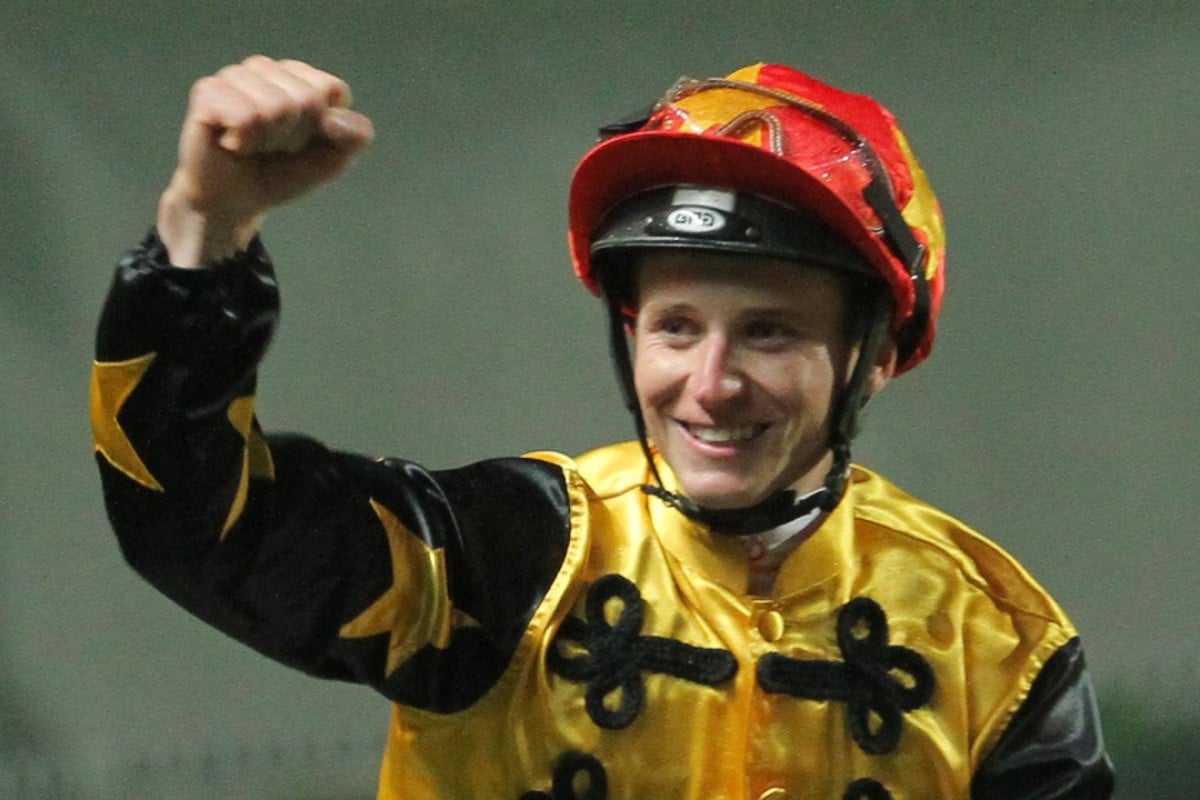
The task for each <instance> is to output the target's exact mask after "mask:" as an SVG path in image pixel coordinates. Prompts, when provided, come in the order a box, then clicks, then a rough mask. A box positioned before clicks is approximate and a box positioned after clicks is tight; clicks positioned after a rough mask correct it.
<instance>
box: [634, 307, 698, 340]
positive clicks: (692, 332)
mask: <svg viewBox="0 0 1200 800" xmlns="http://www.w3.org/2000/svg"><path fill="white" fill-rule="evenodd" d="M646 331H647V333H650V334H651V335H653V336H654V337H655V338H657V339H659V340H660V341H663V342H665V343H667V344H668V345H671V346H683V345H686V344H689V343H690V342H692V341H694V340H695V339H696V338H697V337H698V336H699V335H700V325H699V324H698V323H697V322H696V320H694V319H692V318H691V317H689V316H687V315H686V314H664V315H662V316H660V317H654V318H652V319H651V320H650V321H649V324H648V325H647V328H646Z"/></svg>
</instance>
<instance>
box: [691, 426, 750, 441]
mask: <svg viewBox="0 0 1200 800" xmlns="http://www.w3.org/2000/svg"><path fill="white" fill-rule="evenodd" d="M688 430H689V431H691V433H692V435H693V436H695V437H696V438H697V439H699V440H700V441H702V442H712V443H714V444H715V443H720V442H745V441H748V440H750V439H753V438H754V436H755V434H757V433H758V430H759V429H758V426H757V425H742V426H740V427H737V428H700V427H696V426H688Z"/></svg>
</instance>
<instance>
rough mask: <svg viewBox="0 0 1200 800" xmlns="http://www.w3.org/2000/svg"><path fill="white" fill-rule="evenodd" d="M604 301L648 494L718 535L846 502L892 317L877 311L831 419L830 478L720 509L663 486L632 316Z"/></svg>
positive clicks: (762, 527) (609, 298)
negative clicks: (853, 445) (803, 490)
mask: <svg viewBox="0 0 1200 800" xmlns="http://www.w3.org/2000/svg"><path fill="white" fill-rule="evenodd" d="M605 299H606V302H607V305H608V322H609V346H610V349H611V351H612V359H613V364H614V366H615V367H616V373H617V383H618V385H619V386H620V389H621V397H622V399H623V400H624V402H625V407H626V408H627V409H628V410H629V413H630V414H631V415H632V416H633V424H634V428H635V430H636V431H637V438H638V443H639V444H640V445H641V447H642V453H643V454H644V455H645V457H646V463H647V464H648V465H649V467H650V474H651V475H652V476H653V478H654V483H652V484H651V483H647V484H643V485H642V491H643V492H645V493H646V494H648V495H650V496H652V497H657V498H658V499H660V500H662V501H663V502H664V503H666V504H667V505H668V506H670V507H671V508H674V509H675V510H677V511H678V512H679V513H681V514H683V515H684V516H685V517H687V518H688V519H690V520H692V521H694V522H698V523H700V524H701V525H705V526H707V527H709V528H710V529H712V530H713V531H714V532H716V533H720V534H724V535H728V536H747V535H749V534H752V533H761V532H762V531H766V530H770V529H772V528H777V527H779V526H781V525H786V524H787V523H789V522H791V521H792V520H795V519H799V518H800V517H803V516H804V515H806V514H809V513H811V512H812V511H813V510H814V509H817V508H819V509H821V510H822V511H825V512H829V511H833V509H835V508H837V505H838V503H840V502H841V500H842V495H844V494H845V493H846V481H847V480H848V479H849V477H850V441H851V440H852V439H853V438H854V434H855V428H856V426H857V422H858V412H859V410H860V409H861V408H862V407H863V406H864V405H866V401H867V399H869V397H864V393H865V391H866V384H867V377H868V376H869V375H870V373H871V368H872V367H873V366H874V364H875V358H876V356H877V354H878V352H879V348H880V347H881V346H882V344H883V339H884V335H885V334H886V332H887V326H888V318H887V316H886V315H885V314H882V313H876V314H873V315H872V320H873V321H872V322H871V323H870V324H869V325H868V327H867V331H866V333H865V334H864V335H863V341H862V346H861V347H860V348H859V352H858V359H857V360H856V361H855V364H854V370H853V371H852V372H851V374H850V379H849V380H848V381H847V382H846V385H845V388H844V391H842V392H841V396H840V397H839V398H838V401H837V406H836V407H835V409H834V413H833V418H832V419H831V420H830V434H829V446H830V449H831V450H832V451H833V464H832V466H831V467H830V470H829V473H828V474H827V475H826V476H825V484H824V486H822V487H821V488H820V489H818V490H817V491H815V492H812V493H809V494H807V495H805V496H804V497H800V498H798V497H797V496H796V493H795V492H794V491H792V490H791V489H784V490H781V491H778V492H775V493H774V494H772V495H771V496H770V497H768V498H766V499H765V500H763V501H762V502H760V503H756V504H754V505H752V506H747V507H745V508H731V509H723V508H722V509H718V508H705V507H704V506H701V505H699V504H698V503H696V502H695V501H693V500H692V499H691V498H689V497H686V496H684V495H682V494H677V493H676V492H672V491H669V490H667V489H666V488H665V487H664V486H663V479H662V475H660V474H659V472H658V465H657V464H656V463H655V459H654V452H653V451H652V450H651V448H650V441H649V439H648V437H647V436H646V420H645V417H643V416H642V408H641V405H640V404H639V403H638V399H637V389H636V387H635V386H634V381H633V362H632V360H631V359H630V356H629V347H628V345H626V343H625V335H626V325H627V324H628V316H627V315H626V313H625V311H624V309H623V308H622V303H621V300H620V299H619V298H618V297H616V296H615V294H614V293H612V292H605Z"/></svg>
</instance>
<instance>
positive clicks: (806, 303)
mask: <svg viewBox="0 0 1200 800" xmlns="http://www.w3.org/2000/svg"><path fill="white" fill-rule="evenodd" d="M632 272H633V279H634V281H633V282H634V288H635V296H636V301H637V305H638V306H639V307H644V306H646V305H647V304H654V305H658V304H667V305H670V304H675V303H691V302H698V301H704V302H710V303H723V304H742V303H751V304H754V305H759V306H768V307H772V308H777V309H779V310H789V309H792V310H796V311H798V312H803V313H813V311H814V310H816V309H820V308H828V309H831V310H833V311H837V312H840V310H841V308H842V306H843V302H844V290H843V282H842V279H841V278H840V277H839V275H838V274H837V273H836V272H834V271H832V270H830V269H826V268H822V267H815V266H808V265H805V264H801V263H799V262H796V261H790V260H786V259H779V258H770V257H762V256H752V255H742V254H734V253H722V252H712V251H704V250H694V249H661V250H647V251H645V252H642V253H639V254H638V255H637V256H636V257H635V258H634V260H633V263H632Z"/></svg>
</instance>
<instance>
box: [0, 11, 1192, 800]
mask: <svg viewBox="0 0 1200 800" xmlns="http://www.w3.org/2000/svg"><path fill="white" fill-rule="evenodd" d="M255 52H264V53H267V54H270V55H274V56H279V57H299V58H304V59H307V60H310V61H312V62H314V63H315V64H317V65H319V66H321V67H323V68H325V69H328V70H330V71H333V72H336V73H338V74H340V75H342V76H343V77H345V78H346V79H347V80H348V81H349V82H350V83H351V84H352V86H353V87H354V91H355V96H356V99H357V104H358V106H359V107H361V108H362V109H363V110H365V111H367V112H368V113H370V114H371V115H372V116H373V118H374V120H375V124H376V127H377V130H378V140H377V142H376V144H375V146H374V147H373V148H372V149H371V150H370V151H369V152H368V153H367V154H366V155H364V156H363V157H362V158H361V160H360V161H359V162H358V163H357V164H356V166H355V167H354V169H353V170H352V171H351V172H350V173H349V174H348V175H347V176H346V177H345V178H344V179H343V180H342V181H340V182H339V183H337V184H336V185H333V186H330V187H327V188H326V189H324V190H322V191H321V192H320V193H318V194H316V195H314V196H312V197H310V198H308V199H306V200H305V201H304V202H302V203H301V204H298V205H296V206H294V207H289V208H287V209H285V210H282V211H280V212H279V213H277V214H275V215H274V216H273V217H272V219H271V220H270V221H269V224H268V228H267V232H266V241H267V244H268V246H269V247H270V248H271V251H272V252H273V254H274V256H275V259H276V261H277V263H278V265H279V270H280V276H281V282H282V286H283V291H284V296H285V306H284V317H283V323H282V326H281V330H280V333H279V336H278V338H277V341H276V344H275V346H274V349H273V351H272V354H271V356H270V358H269V360H268V362H267V364H266V366H265V368H264V371H263V374H262V378H261V380H260V404H259V405H260V412H261V417H262V419H263V420H264V424H265V425H266V426H268V427H269V428H274V429H296V430H303V431H305V432H307V433H310V434H313V435H315V436H318V437H320V438H322V439H324V440H325V441H327V442H328V443H330V444H332V445H335V446H338V447H343V448H349V449H356V450H360V451H364V452H370V453H377V454H394V455H403V456H406V457H410V458H414V459H418V460H421V461H424V462H425V463H427V464H428V465H430V466H434V467H444V466H452V465H456V464H460V463H463V462H466V461H469V460H474V459H477V458H481V457H486V456H493V455H501V454H512V453H519V452H524V451H527V450H531V449H541V448H552V449H558V450H562V451H566V452H568V453H575V452H579V451H582V450H585V449H588V448H590V447H592V446H595V445H599V444H602V443H605V442H607V441H611V440H614V439H620V438H627V437H628V436H629V435H630V425H629V423H628V420H627V419H626V416H625V413H624V411H623V409H622V408H621V406H620V403H619V401H618V399H617V393H616V390H615V388H614V384H613V382H612V379H611V376H610V370H609V366H608V360H607V355H606V352H605V348H604V334H603V329H604V328H603V320H602V316H601V309H600V308H599V304H598V303H596V302H594V301H593V300H592V298H590V296H588V295H587V294H586V292H584V291H583V290H582V289H581V288H579V286H578V285H577V284H576V283H575V281H574V279H573V277H572V276H571V273H570V267H569V262H568V259H567V253H566V246H565V234H564V231H565V194H566V188H567V185H568V182H569V180H570V174H571V171H572V169H573V167H574V164H575V161H576V159H577V158H578V157H579V155H581V154H582V153H583V151H584V150H585V149H586V148H587V147H588V146H589V144H590V143H591V142H592V140H593V136H594V131H595V129H596V127H597V126H598V125H599V124H600V123H602V122H606V121H610V120H612V119H615V118H618V117H620V116H623V115H624V114H625V113H626V112H628V111H631V110H633V109H634V108H636V107H639V106H641V105H644V104H646V103H647V102H649V101H650V100H652V99H654V98H655V97H657V96H658V95H659V94H661V92H662V91H663V90H665V89H666V87H667V86H668V85H670V84H671V83H672V82H673V81H674V80H675V79H676V78H677V77H678V76H679V75H681V74H690V75H696V76H709V75H720V74H725V73H727V72H729V71H731V70H732V69H734V68H736V67H738V66H742V65H743V64H747V63H752V62H754V61H760V60H761V61H782V62H787V63H791V64H793V65H795V66H798V67H800V68H802V69H804V70H806V71H809V72H811V73H813V74H815V75H817V76H819V77H822V78H825V79H827V80H829V81H831V82H833V83H836V84H838V85H840V86H843V87H844V88H848V89H853V90H856V91H861V92H864V93H868V94H871V95H873V96H874V97H876V98H877V99H879V100H881V101H882V102H884V103H885V104H886V105H888V106H889V107H890V108H891V109H892V110H893V111H895V113H896V114H897V115H898V116H899V118H900V121H901V124H902V125H903V127H904V129H905V131H906V132H907V134H908V136H909V139H910V141H911V143H912V144H913V147H914V149H915V151H916V153H917V154H918V157H919V158H920V159H921V160H922V161H923V163H924V166H925V168H926V170H927V171H928V173H929V175H930V177H931V180H932V182H933V185H934V187H935V189H936V190H937V192H938V194H939V196H940V198H941V201H942V203H943V206H944V208H945V212H946V218H947V225H948V235H949V242H950V250H949V273H948V274H949V289H948V299H947V305H946V310H945V313H944V316H943V322H942V325H941V329H940V340H939V343H938V346H937V348H936V349H935V352H934V355H933V358H932V359H931V360H930V361H929V362H928V363H927V365H926V366H924V367H923V368H922V369H920V370H918V371H917V372H916V373H914V374H912V375H911V376H906V377H905V378H903V379H902V380H900V381H898V382H897V383H895V384H893V385H892V387H891V388H890V389H889V391H888V392H887V393H885V394H884V395H883V396H882V397H881V398H880V399H879V400H877V401H876V402H875V403H874V404H873V405H872V409H871V413H870V419H869V420H868V423H867V425H868V427H867V431H866V433H865V434H864V435H863V437H862V439H861V440H860V443H859V445H858V448H857V457H858V459H859V460H861V461H864V462H866V463H868V464H871V465H873V466H875V467H877V468H878V469H880V470H881V471H882V472H884V473H885V474H886V475H888V476H889V477H891V478H892V479H893V480H895V481H896V482H898V483H899V484H900V485H902V486H904V487H905V488H907V489H908V490H910V491H911V492H912V493H914V494H916V495H918V496H920V497H923V498H925V499H927V500H929V501H931V502H933V503H935V504H936V505H939V506H941V507H944V508H945V509H947V510H949V511H950V512H952V513H954V514H956V515H957V516H959V517H961V518H963V519H964V520H966V521H968V522H969V523H970V524H972V525H973V526H975V527H977V528H979V529H980V530H982V531H983V532H985V533H986V534H987V535H988V536H990V537H991V538H993V539H995V540H996V541H998V542H999V543H1001V544H1002V545H1003V546H1004V547H1006V548H1007V549H1008V550H1010V551H1011V552H1012V553H1013V554H1015V555H1016V556H1017V557H1018V558H1019V559H1020V560H1021V561H1022V562H1023V563H1024V564H1025V565H1026V566H1027V567H1028V568H1029V569H1030V571H1031V572H1033V573H1034V575H1036V576H1037V577H1038V578H1039V579H1040V580H1041V581H1042V582H1043V583H1044V584H1045V585H1046V586H1047V587H1048V588H1049V589H1050V591H1051V592H1052V593H1053V594H1054V595H1055V597H1056V598H1057V599H1058V600H1059V601H1060V602H1061V603H1062V604H1063V606H1064V607H1065V608H1066V609H1067V610H1068V611H1069V613H1070V614H1071V616H1072V617H1073V619H1074V620H1075V622H1076V623H1077V625H1078V627H1079V628H1080V630H1081V631H1082V634H1083V637H1084V640H1085V644H1086V646H1087V650H1088V656H1089V659H1090V663H1091V666H1092V670H1093V674H1094V676H1095V678H1096V681H1097V684H1098V687H1099V691H1100V696H1101V702H1102V705H1103V708H1104V713H1105V715H1106V716H1105V723H1106V733H1107V735H1108V738H1109V740H1110V745H1111V751H1112V754H1113V756H1114V758H1115V760H1116V761H1117V764H1118V769H1119V778H1120V789H1119V794H1118V796H1119V797H1121V798H1126V800H1132V799H1133V798H1155V799H1156V800H1162V798H1183V797H1188V798H1192V797H1195V796H1197V793H1198V792H1200V766H1198V760H1197V759H1196V758H1195V756H1196V754H1197V752H1200V701H1198V700H1197V691H1196V690H1197V684H1200V600H1198V599H1197V580H1196V571H1197V564H1196V561H1197V556H1198V555H1200V549H1198V547H1197V543H1196V536H1195V531H1196V521H1195V512H1194V508H1195V505H1196V501H1197V498H1198V497H1200V492H1198V491H1197V489H1196V483H1197V479H1198V478H1200V470H1198V469H1197V466H1198V464H1197V450H1198V446H1200V425H1198V424H1197V422H1196V419H1195V417H1194V411H1195V406H1196V400H1197V387H1198V380H1197V377H1196V373H1195V366H1194V363H1195V361H1196V355H1197V342H1198V341H1200V336H1198V335H1197V334H1198V333H1200V330H1198V327H1200V325H1198V322H1200V314H1198V311H1197V309H1198V308H1200V293H1198V289H1200V269H1198V265H1197V252H1198V251H1200V233H1198V232H1200V224H1198V218H1197V214H1196V212H1195V210H1194V208H1195V200H1196V197H1197V196H1200V169H1198V167H1197V148H1196V145H1195V139H1196V130H1197V126H1198V123H1200V4H1194V3H1183V2H1181V3H1155V2H1145V3H1083V2H1078V3H1071V2H1067V3H1042V2H1007V3H1002V4H1001V3H989V4H983V3H959V2H953V1H951V0H929V1H928V2H904V3H902V2H872V3H868V2H860V3H850V2H845V3H838V2H821V3H815V2H813V3H809V2H802V1H801V0H790V2H777V3H773V2H758V3H753V2H751V3H741V4H732V3H707V2H700V1H699V0H693V1H692V2H677V1H676V0H659V1H658V2H654V3H647V2H641V0H636V1H631V0H608V2H604V3H577V2H517V1H516V0H504V1H503V2H501V1H500V0H497V1H496V2H482V1H481V2H463V3H449V2H427V3H403V2H354V0H343V2H341V3H337V4H334V3H329V2H305V1H304V0H294V1H293V2H286V3H285V2H275V1H268V0H239V2H236V3H232V2H228V3H227V2H205V3H197V2H188V1H186V0H184V1H182V2H175V3H169V4H168V3H162V2H159V1H158V0H153V2H152V1H151V0H131V1H130V2H91V3H40V2H37V3H35V2H33V0H0V232H2V234H3V242H4V257H3V258H2V259H0V269H3V272H4V276H3V277H4V288H3V291H0V359H2V362H0V363H2V365H3V372H4V384H3V386H4V390H3V393H2V394H0V402H3V412H4V413H3V414H2V415H0V424H2V425H3V427H4V436H3V439H2V440H0V441H2V445H3V446H2V447H0V798H18V800H26V799H29V800H33V799H36V800H43V799H44V798H55V799H56V800H57V798H87V799H88V800H93V799H95V800H109V798H155V799H157V798H185V799H186V800H192V798H252V799H253V800H260V799H266V800H275V799H276V798H278V799H279V800H282V799H283V798H288V799H289V800H295V799H296V798H300V799H301V800H304V799H305V798H309V799H311V800H316V799H317V798H321V799H322V800H342V799H346V800H349V799H350V798H355V799H357V798H370V797H373V796H374V793H373V787H374V782H375V775H376V771H377V768H378V767H377V764H378V758H379V753H380V751H381V748H382V743H383V736H384V731H385V727H386V724H387V717H388V708H387V705H386V703H385V702H384V701H382V699H380V698H377V697H376V696H374V695H373V694H371V693H370V692H369V691H367V690H364V689H360V688H358V687H353V686H343V685H338V684H330V683H323V682H319V681H316V680H313V679H310V678H307V677H304V676H300V675H297V674H294V673H291V672H289V671H287V670H285V669H284V668H282V667H279V666H276V665H275V664H273V663H270V662H268V661H266V660H265V659H262V658H261V657H259V656H257V655H256V654H254V653H251V652H249V651H246V650H243V649H242V648H241V647H239V646H238V645H235V644H234V643H233V642H231V641H229V640H226V639H225V638H223V637H222V636H221V635H219V634H216V633H214V632H213V631H210V630H209V629H207V628H206V627H205V626H204V625H202V624H201V623H199V622H197V621H195V620H193V619H191V618H190V617H189V616H187V615H186V614H185V613H183V612H181V611H180V610H178V609H177V608H175V607H173V606H172V605H171V604H170V603H169V601H167V600H165V599H163V598H162V597H160V596H159V595H157V594H156V593H155V592H154V591H153V590H152V589H151V588H149V587H148V586H147V585H145V584H143V583H142V582H141V581H140V580H139V579H137V578H136V577H135V576H134V575H133V574H132V572H131V571H130V570H129V569H128V568H127V567H126V566H125V565H124V563H123V562H122V561H121V559H120V556H119V554H118V552H117V549H116V547H115V545H114V542H113V541H112V537H111V534H110V533H109V531H108V529H107V524H106V522H105V519H104V515H103V510H102V506H101V498H100V492H99V488H98V481H97V478H96V470H95V466H94V464H93V463H92V454H91V446H90V435H89V430H88V421H87V412H86V393H87V391H86V390H87V376H88V368H89V365H90V360H91V335H92V331H93V327H94V320H95V317H96V313H97V310H98V308H99V305H100V303H101V300H102V298H103V295H104V293H105V291H106V288H107V284H108V281H109V279H110V275H111V267H112V265H113V263H114V262H115V260H116V259H117V258H118V257H119V255H120V254H121V253H122V251H123V250H124V249H125V248H126V247H128V246H129V245H131V244H133V243H134V242H135V241H136V240H137V239H138V238H139V237H140V236H141V235H142V234H143V233H144V231H145V229H146V228H147V227H148V225H149V224H150V222H151V221H152V218H153V214H154V208H155V200H156V197H157V193H158V191H159V190H160V188H161V187H162V186H163V185H164V183H165V181H166V179H167V177H168V176H169V174H170V171H171V169H172V166H173V161H174V148H175V137H176V131H177V128H178V125H179V122H180V120H181V117H182V113H183V108H184V102H185V97H186V93H187V90H188V87H189V86H190V84H191V82H192V81H193V80H194V79H195V78H197V77H199V76H201V75H203V74H205V73H209V72H213V71H215V70H217V69H219V68H220V67H221V66H222V65H224V64H226V63H228V62H231V61H236V60H240V59H241V58H242V57H244V56H246V55H248V54H250V53H255ZM1189 508H1191V509H1193V511H1192V512H1190V513H1192V516H1191V517H1189V516H1187V515H1186V513H1185V509H1189Z"/></svg>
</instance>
